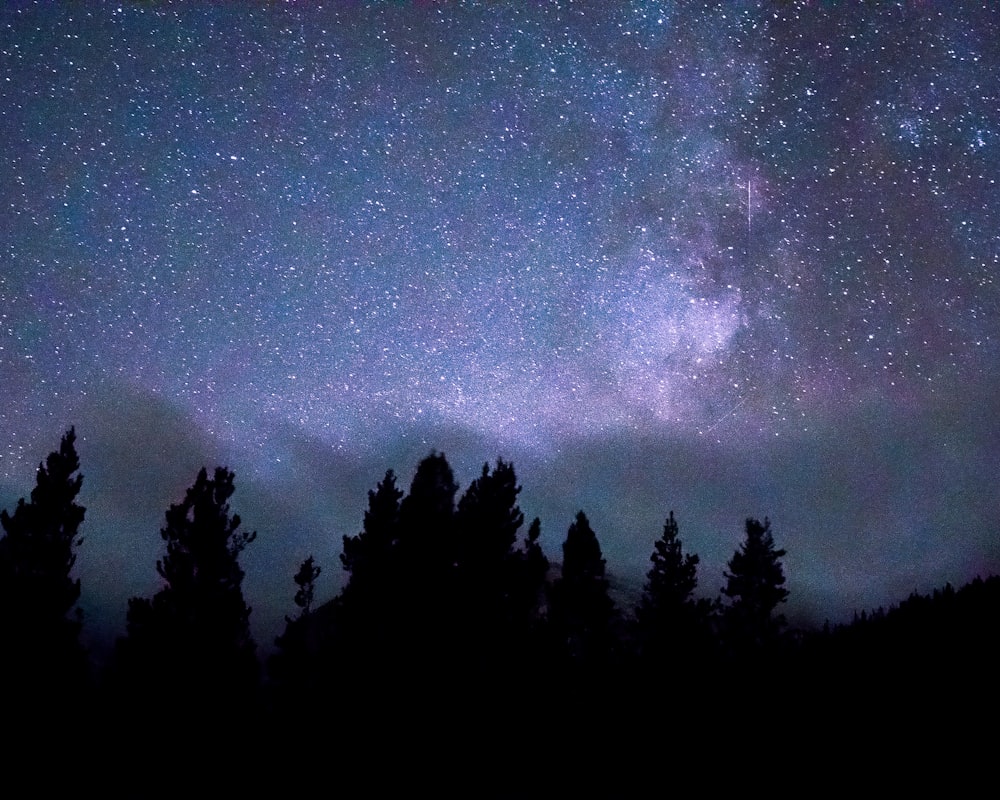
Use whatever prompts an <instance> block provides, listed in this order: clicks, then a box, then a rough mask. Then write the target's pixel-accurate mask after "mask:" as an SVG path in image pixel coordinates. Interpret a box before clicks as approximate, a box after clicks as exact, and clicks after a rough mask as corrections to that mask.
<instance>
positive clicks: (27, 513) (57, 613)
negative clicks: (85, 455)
mask: <svg viewBox="0 0 1000 800" xmlns="http://www.w3.org/2000/svg"><path fill="white" fill-rule="evenodd" d="M75 441H76V433H75V431H74V429H73V428H70V430H69V431H68V432H67V433H66V434H65V435H64V436H63V437H62V441H61V442H60V445H59V450H58V451H56V452H53V453H50V454H49V456H48V458H46V460H45V463H44V464H39V466H38V473H37V478H36V485H35V488H34V489H33V490H32V491H31V501H30V502H27V503H26V502H25V501H24V499H23V498H22V499H20V500H19V501H18V503H17V507H16V508H15V509H14V513H13V514H8V513H7V512H6V511H3V512H2V513H0V523H2V525H3V529H4V536H3V538H2V539H0V647H2V648H3V657H2V658H0V682H2V686H3V687H4V689H3V691H4V693H5V694H6V695H7V697H8V698H9V700H10V701H16V702H20V701H26V702H35V699H34V698H29V697H27V696H26V695H32V694H34V693H35V692H37V691H44V692H45V693H46V694H47V698H48V699H51V700H53V701H54V702H58V699H57V698H60V697H63V696H65V695H66V693H68V692H70V691H73V690H74V689H79V688H80V684H81V682H82V681H83V679H84V678H85V675H86V662H85V656H84V653H83V649H82V648H81V646H80V643H79V632H80V627H81V623H80V618H81V616H82V612H81V611H80V610H79V609H77V610H76V613H75V614H74V613H72V612H73V607H74V606H75V605H76V602H77V599H78V598H79V596H80V581H79V580H78V579H77V580H74V579H73V577H72V576H71V573H72V570H73V565H74V563H75V562H76V555H75V553H74V549H75V548H76V547H78V546H79V545H80V544H81V543H82V541H83V539H82V538H80V537H79V536H78V531H79V528H80V524H81V523H82V522H83V517H84V512H85V510H84V508H83V507H82V506H80V505H79V504H78V503H77V502H76V496H77V494H78V493H79V491H80V487H81V485H82V484H83V476H82V475H79V474H76V473H77V470H79V468H80V461H79V458H78V457H77V454H76V448H75V446H74V443H75ZM39 699H40V698H39Z"/></svg>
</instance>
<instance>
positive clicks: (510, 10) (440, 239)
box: [0, 0, 1000, 643]
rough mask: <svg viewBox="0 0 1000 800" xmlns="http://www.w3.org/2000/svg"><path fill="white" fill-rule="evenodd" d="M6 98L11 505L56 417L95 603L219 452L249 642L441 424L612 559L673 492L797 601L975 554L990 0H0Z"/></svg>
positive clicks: (152, 583)
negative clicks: (584, 519)
mask: <svg viewBox="0 0 1000 800" xmlns="http://www.w3.org/2000/svg"><path fill="white" fill-rule="evenodd" d="M0 134H2V137H3V142H4V153H3V157H2V159H0V193H2V211H0V226H2V227H0V231H2V236H0V369H2V381H0V503H2V504H4V505H5V507H8V508H10V507H12V505H13V503H14V502H15V501H16V499H17V497H19V496H22V495H26V494H28V492H30V489H31V487H32V486H33V484H34V470H35V469H36V467H37V465H38V462H39V461H40V460H41V459H42V458H43V457H44V456H45V454H46V453H48V452H49V451H50V450H52V449H55V448H56V447H57V446H58V442H59V437H60V436H61V435H62V433H63V432H64V431H65V430H66V429H68V428H69V427H70V426H71V425H75V426H76V431H77V435H78V450H79V452H80V456H81V461H82V472H83V474H84V476H85V478H84V488H83V491H82V493H81V498H80V501H81V502H82V503H83V504H84V505H85V506H87V509H88V511H87V518H86V521H85V525H84V534H85V536H86V540H85V542H84V544H83V545H82V546H81V547H80V548H79V551H78V552H79V558H78V562H77V572H78V574H79V576H80V577H81V580H82V582H83V597H82V601H81V602H82V605H83V607H84V609H85V613H86V618H85V619H86V621H87V624H88V625H89V626H91V627H92V628H93V627H96V628H99V629H100V628H104V629H114V628H117V627H121V626H122V625H123V623H124V615H125V603H126V600H127V598H128V597H130V596H132V595H135V594H144V595H148V594H150V593H152V592H153V591H155V589H156V588H157V585H158V584H157V581H158V578H157V576H156V572H155V561H156V559H157V558H158V557H159V556H160V555H161V546H162V541H161V540H160V537H159V535H158V531H159V528H160V527H161V526H162V523H163V513H164V511H165V510H166V508H167V506H168V505H169V504H170V503H173V502H178V501H179V500H180V499H181V498H182V497H183V492H184V489H185V488H186V487H187V486H189V485H190V484H191V483H192V482H193V480H194V476H195V474H196V473H197V470H198V469H199V468H200V467H201V466H202V465H208V466H209V467H210V468H211V467H212V466H214V465H215V464H225V465H227V466H229V467H230V468H232V469H234V470H235V472H236V485H237V492H236V495H235V496H234V497H233V500H232V505H233V509H234V510H235V511H237V512H238V513H240V515H241V516H242V517H243V519H244V524H245V525H246V526H247V527H251V528H254V529H256V530H257V531H258V538H257V540H256V541H255V542H254V543H253V544H252V545H251V546H250V547H249V548H248V549H247V550H246V551H245V552H244V554H243V556H242V563H243V565H244V568H245V569H246V571H247V577H246V580H245V583H244V589H245V591H246V593H247V594H248V596H249V598H250V601H251V603H252V604H253V605H254V607H255V610H254V615H253V621H254V625H255V631H256V633H257V635H258V640H259V641H261V642H264V643H266V642H267V641H269V639H270V637H272V636H273V635H274V633H275V632H277V631H276V630H275V628H276V626H277V625H278V624H279V623H280V621H281V620H282V618H283V615H284V614H286V613H291V612H292V610H293V606H292V602H291V598H292V595H293V594H294V588H295V587H294V584H293V583H292V580H291V576H292V575H293V574H294V571H295V569H296V567H297V565H298V563H299V562H300V561H301V560H302V559H303V558H304V557H305V556H306V555H309V554H314V555H315V556H316V558H317V561H318V562H319V563H320V564H321V565H322V566H323V567H324V572H323V574H322V575H321V577H320V581H319V583H320V585H319V587H318V596H321V597H320V599H326V598H329V597H332V596H333V595H334V594H335V593H336V592H337V591H338V590H339V588H340V586H341V585H342V581H343V575H342V572H341V570H340V566H339V562H338V559H337V556H338V555H339V553H340V550H341V537H342V536H343V535H344V534H353V533H356V532H357V531H358V530H359V529H360V525H361V517H362V513H363V510H364V507H365V503H366V492H367V490H368V489H370V488H373V487H374V485H375V484H376V483H377V482H378V481H379V480H380V479H381V477H382V475H383V474H384V472H385V470H387V469H390V468H391V469H394V470H395V471H396V472H397V473H398V474H399V476H400V482H401V483H402V484H403V486H404V487H405V486H407V485H408V484H409V480H410V478H411V477H412V474H413V471H414V469H415V467H416V464H417V462H418V461H419V460H420V459H421V458H422V457H423V456H425V455H427V454H428V453H429V452H430V451H431V450H432V449H437V450H439V451H443V452H444V453H445V454H446V456H447V457H448V459H449V461H450V463H451V464H452V467H453V468H454V469H455V473H456V478H457V480H458V482H459V484H460V486H461V487H463V488H464V487H465V486H467V485H468V483H469V482H470V481H471V480H472V479H473V478H474V477H475V476H476V474H477V473H478V471H479V469H480V468H481V465H482V463H483V462H484V461H487V460H489V461H493V460H495V459H496V458H497V457H501V456H502V457H504V458H505V459H507V460H512V461H513V463H514V465H515V468H516V469H517V472H518V476H519V478H520V480H521V482H522V485H523V487H524V489H523V492H522V494H521V506H522V509H523V510H524V511H525V513H526V515H527V516H528V518H529V519H530V518H531V517H532V516H535V515H538V516H540V517H541V519H542V530H543V544H544V545H545V547H546V549H547V551H548V552H549V554H550V556H552V557H554V558H558V557H559V545H560V544H561V542H562V540H563V538H564V537H565V532H566V529H567V528H568V526H569V524H570V522H572V519H573V516H574V514H575V512H576V511H577V510H578V509H581V508H582V509H583V510H584V511H585V512H586V513H587V515H588V517H589V518H590V520H591V523H592V525H593V527H594V529H595V531H596V532H597V534H598V537H599V539H600V540H601V544H602V547H603V549H604V554H605V556H606V558H607V560H608V567H609V570H610V572H611V574H612V576H613V579H614V581H615V584H616V586H617V587H618V589H619V591H621V592H623V593H625V594H627V593H628V592H634V591H636V590H637V589H638V588H639V587H641V583H642V580H643V575H644V573H645V571H646V569H647V567H648V558H649V554H650V552H651V550H652V544H653V541H654V540H655V539H656V538H657V537H658V536H659V535H660V533H661V531H662V524H663V519H664V517H665V516H666V515H667V513H668V512H669V511H670V510H671V509H673V510H674V511H675V514H676V516H677V520H678V523H679V525H680V535H681V538H682V539H683V540H684V542H685V545H686V548H687V549H688V550H693V551H695V552H698V553H699V554H700V556H701V571H700V577H701V590H702V592H703V593H704V594H705V595H708V596H714V595H715V594H716V593H717V592H718V589H719V587H720V586H721V585H722V581H723V578H722V571H723V569H724V568H725V561H726V559H727V558H729V557H730V556H731V554H732V552H733V550H734V549H735V548H736V547H737V546H738V544H739V541H740V539H741V538H742V533H743V521H744V519H745V518H746V517H747V516H753V517H761V518H762V517H764V516H768V517H769V518H770V519H771V522H772V530H773V532H774V536H775V539H776V542H777V544H778V545H779V546H782V547H785V548H786V549H787V551H788V554H787V556H786V558H785V571H786V574H787V575H788V580H789V583H788V586H789V589H790V591H791V593H792V596H791V598H790V603H789V608H788V612H789V614H790V616H793V617H795V616H796V615H797V616H798V617H801V618H811V619H817V620H819V621H822V620H823V619H824V618H830V619H832V620H840V619H846V618H849V615H850V613H851V611H853V610H854V609H857V608H864V607H871V606H876V605H879V604H886V603H889V602H892V601H897V600H899V599H902V598H903V597H905V596H906V595H907V594H908V593H909V592H911V591H913V590H920V591H927V590H929V589H931V588H933V587H934V586H938V585H942V584H943V583H944V582H945V581H952V582H953V583H956V584H960V583H963V582H965V581H967V580H969V579H971V578H973V577H975V576H976V575H979V574H981V575H984V576H985V575H986V574H988V573H990V572H994V571H996V570H997V569H998V567H1000V511H998V508H997V505H996V502H995V497H996V496H997V490H998V488H1000V487H998V475H997V462H998V458H997V457H998V452H1000V430H998V422H997V421H998V418H1000V417H998V411H1000V401H998V399H997V398H998V390H1000V386H998V377H997V376H998V374H1000V372H998V367H1000V352H998V335H1000V328H998V320H1000V286H998V284H997V275H998V271H1000V212H998V198H1000V185H998V181H1000V8H998V7H997V6H996V4H994V3H991V2H978V3H976V2H953V3H934V2H915V1H914V2H899V3H888V2H884V3H867V4H865V5H864V6H863V7H862V6H861V5H860V4H856V3H846V2H845V3H830V2H822V3H821V2H781V3H776V2H775V3H769V2H725V3H711V2H697V3H696V2H651V1H648V0H647V1H645V2H616V1H615V0H609V1H608V2H567V1H563V0H554V1H550V2H541V1H540V0H538V1H529V0H524V1H523V2H489V3H487V2H453V3H444V2H392V3H376V2H357V1H355V2H346V1H345V2H329V3H324V4H320V3H305V2H302V3H291V2H289V3H266V4H264V3H259V4H251V3H223V2H217V3H197V4H196V3H166V2H162V3H158V2H142V3H139V2H123V3H96V2H95V3H54V2H9V3H5V4H4V5H3V7H2V10H0Z"/></svg>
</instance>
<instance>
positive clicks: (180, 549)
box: [119, 467, 257, 704]
mask: <svg viewBox="0 0 1000 800" xmlns="http://www.w3.org/2000/svg"><path fill="white" fill-rule="evenodd" d="M233 477H234V475H233V473H232V472H230V471H228V470H226V469H224V468H222V467H219V468H217V469H216V470H215V474H214V476H213V477H212V478H209V477H208V473H207V472H206V470H205V469H202V470H201V471H200V472H199V473H198V477H197V479H196V481H195V483H194V485H193V486H192V487H191V488H190V489H188V490H187V493H186V495H185V497H184V500H183V502H181V503H178V504H175V505H172V506H170V509H169V510H168V511H167V513H166V526H165V527H164V528H163V529H162V530H161V531H160V535H161V537H162V538H163V540H164V541H165V542H166V547H167V552H166V555H165V556H164V558H163V559H162V560H160V561H158V562H157V564H156V569H157V572H158V573H159V574H160V577H161V578H162V579H163V581H164V586H163V588H162V589H160V591H159V592H157V593H156V594H155V595H154V596H153V598H152V599H145V598H138V597H136V598H132V599H131V600H130V601H129V607H128V628H127V636H126V637H125V638H124V639H123V640H121V641H120V643H119V644H120V648H119V653H120V663H121V668H122V670H123V671H124V673H125V676H126V678H128V679H132V680H134V681H137V682H138V684H139V685H140V686H142V685H146V686H154V687H156V690H157V691H161V692H164V693H166V694H167V695H168V696H169V697H170V698H171V700H172V701H180V702H183V701H191V702H194V703H202V702H209V703H212V704H215V703H217V702H218V703H226V702H236V701H238V700H239V699H240V698H241V697H242V696H243V695H245V694H246V693H247V692H248V691H250V690H252V689H253V688H254V687H255V685H256V680H257V661H256V655H255V650H256V645H255V644H254V641H253V638H252V636H251V634H250V625H249V618H250V607H249V606H248V605H247V604H246V601H245V600H244V598H243V590H242V582H243V570H242V569H241V568H240V565H239V560H238V558H239V555H240V553H241V552H242V551H243V549H244V548H245V547H246V546H247V545H248V544H250V542H252V541H253V540H254V538H256V533H251V532H246V531H240V530H239V526H240V518H239V516H238V515H237V514H232V515H230V513H229V498H230V497H231V496H232V494H233V491H234V486H233Z"/></svg>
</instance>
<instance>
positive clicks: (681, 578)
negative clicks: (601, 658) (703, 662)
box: [636, 511, 711, 665]
mask: <svg viewBox="0 0 1000 800" xmlns="http://www.w3.org/2000/svg"><path fill="white" fill-rule="evenodd" d="M650 561H652V562H653V567H652V568H651V569H650V570H649V572H648V573H647V575H646V584H645V586H644V587H643V593H642V597H641V599H640V601H639V606H638V608H637V609H636V624H637V633H638V639H639V647H640V650H641V654H642V655H643V656H644V657H645V658H647V659H650V660H652V661H656V662H659V661H662V660H664V659H666V658H668V657H673V663H674V664H675V665H677V663H678V661H681V660H683V661H690V659H691V658H692V657H696V656H697V655H700V653H696V652H694V651H695V650H700V649H702V648H704V647H705V646H706V645H707V641H708V636H709V631H708V616H709V612H710V608H711V604H710V603H709V602H708V601H698V600H696V599H695V598H694V590H695V589H696V588H697V586H698V574H697V572H698V556H697V555H696V554H687V555H685V554H684V551H683V543H682V542H681V540H680V539H679V538H678V527H677V521H676V520H675V519H674V512H673V511H671V512H670V516H669V517H668V518H667V520H666V522H665V523H664V525H663V535H662V536H661V537H660V538H659V539H658V540H657V541H656V543H655V544H654V546H653V553H652V555H651V556H650Z"/></svg>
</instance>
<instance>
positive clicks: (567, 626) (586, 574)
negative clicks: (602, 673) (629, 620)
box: [548, 511, 617, 666]
mask: <svg viewBox="0 0 1000 800" xmlns="http://www.w3.org/2000/svg"><path fill="white" fill-rule="evenodd" d="M548 611H549V614H548V621H549V631H550V635H551V636H553V637H554V643H555V647H556V656H557V658H559V657H568V658H569V660H570V662H571V663H574V664H577V665H579V666H600V665H601V664H602V663H607V662H608V660H609V659H610V658H611V657H612V656H613V655H614V650H615V646H616V644H617V643H616V637H615V634H616V631H615V622H616V609H615V604H614V601H612V599H611V596H610V594H609V584H608V580H607V578H606V577H605V563H604V558H603V557H602V555H601V546H600V544H599V543H598V541H597V536H596V535H595V534H594V531H593V530H592V529H591V527H590V522H589V521H588V520H587V517H586V515H585V514H584V513H583V512H582V511H580V512H579V513H577V515H576V520H575V521H574V522H573V524H572V525H570V527H569V530H568V531H567V533H566V541H565V542H563V564H562V574H561V575H560V576H559V578H558V579H556V581H555V582H554V583H553V585H552V589H551V596H550V599H549V609H548Z"/></svg>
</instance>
